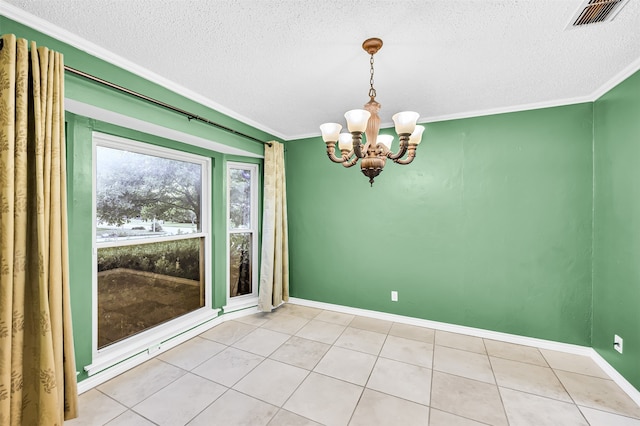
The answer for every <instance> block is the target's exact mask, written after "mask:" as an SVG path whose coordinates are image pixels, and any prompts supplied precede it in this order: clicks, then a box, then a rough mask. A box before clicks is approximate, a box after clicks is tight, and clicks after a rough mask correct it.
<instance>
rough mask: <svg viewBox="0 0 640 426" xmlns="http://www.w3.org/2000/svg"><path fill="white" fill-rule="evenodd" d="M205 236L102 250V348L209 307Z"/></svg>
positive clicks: (100, 265)
mask: <svg viewBox="0 0 640 426" xmlns="http://www.w3.org/2000/svg"><path fill="white" fill-rule="evenodd" d="M203 258H204V238H190V239H182V240H174V241H164V242H158V243H149V244H136V245H128V246H119V247H108V248H100V249H98V349H101V348H104V347H105V346H108V345H110V344H112V343H115V342H118V341H120V340H122V339H124V338H127V337H130V336H132V335H134V334H136V333H139V332H141V331H144V330H146V329H148V328H151V327H154V326H156V325H159V324H161V323H163V322H166V321H169V320H172V319H174V318H177V317H179V316H181V315H184V314H186V313H189V312H191V311H194V310H196V309H198V308H201V307H203V306H204V272H203V269H202V268H203V266H202V265H203V263H202V262H201V259H203Z"/></svg>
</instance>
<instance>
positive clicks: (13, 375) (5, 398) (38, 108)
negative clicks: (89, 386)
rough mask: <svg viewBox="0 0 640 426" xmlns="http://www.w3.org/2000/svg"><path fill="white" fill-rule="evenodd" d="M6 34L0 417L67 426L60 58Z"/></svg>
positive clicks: (1, 77) (69, 353)
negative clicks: (64, 424) (65, 424)
mask: <svg viewBox="0 0 640 426" xmlns="http://www.w3.org/2000/svg"><path fill="white" fill-rule="evenodd" d="M0 43H2V46H1V49H0V425H3V426H4V425H47V426H50V425H60V426H62V423H63V421H64V418H65V417H66V418H73V417H75V416H76V407H77V385H76V372H75V361H74V354H73V338H72V331H71V313H70V304H69V268H68V258H67V204H66V198H67V194H66V178H65V173H66V165H65V146H64V143H65V139H64V65H63V60H62V55H61V54H60V53H56V52H53V51H51V50H49V49H47V48H44V47H40V48H36V45H35V43H34V42H31V49H29V46H28V44H27V41H26V40H24V39H16V37H15V36H14V35H3V36H2V39H1V41H0ZM29 50H31V51H30V52H29Z"/></svg>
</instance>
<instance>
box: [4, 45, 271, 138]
mask: <svg viewBox="0 0 640 426" xmlns="http://www.w3.org/2000/svg"><path fill="white" fill-rule="evenodd" d="M0 49H1V47H0ZM64 69H65V71H68V72H70V73H71V74H75V75H79V76H80V77H84V78H86V79H88V80H91V81H95V82H96V83H100V84H102V85H103V86H107V87H110V88H112V89H116V90H118V91H120V92H124V93H126V94H128V95H131V96H135V97H136V98H138V99H142V100H144V101H147V102H150V103H152V104H154V105H158V106H160V107H162V108H166V109H168V110H171V111H173V112H177V113H178V114H182V115H185V116H187V119H188V120H189V121H191V120H196V121H200V122H202V123H205V124H208V125H210V126H213V127H215V128H218V129H220V130H224V131H225V132H229V133H233V134H234V135H238V136H242V137H243V138H246V139H250V140H252V141H254V142H258V143H261V144H266V145H269V146H271V142H265V141H261V140H260V139H257V138H254V137H253V136H249V135H247V134H245V133H242V132H238V131H237V130H233V129H231V128H229V127H227V126H223V125H222V124H218V123H216V122H214V121H211V120H207V119H206V118H204V117H200V116H199V115H196V114H192V113H190V112H189V111H185V110H183V109H180V108H176V107H174V106H173V105H169V104H167V103H165V102H162V101H159V100H157V99H153V98H150V97H149V96H146V95H143V94H141V93H138V92H134V91H133V90H129V89H127V88H125V87H122V86H118V85H117V84H114V83H111V82H109V81H106V80H103V79H101V78H99V77H96V76H93V75H91V74H87V73H86V72H83V71H80V70H77V69H75V68H71V67H68V66H66V65H65V66H64Z"/></svg>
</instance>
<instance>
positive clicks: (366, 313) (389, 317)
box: [289, 297, 640, 405]
mask: <svg viewBox="0 0 640 426" xmlns="http://www.w3.org/2000/svg"><path fill="white" fill-rule="evenodd" d="M289 303H293V304H296V305H302V306H308V307H311V308H319V309H326V310H329V311H335V312H342V313H345V314H352V315H359V316H362V317H369V318H376V319H381V320H386V321H393V322H398V323H401V324H410V325H417V326H420V327H427V328H433V329H435V330H442V331H449V332H452V333H461V334H467V335H469V336H476V337H481V338H483V339H492V340H498V341H501V342H507V343H515V344H517V345H523V346H533V347H536V348H541V349H549V350H553V351H559V352H566V353H571V354H576V355H584V356H588V357H590V358H591V359H593V361H594V362H595V363H596V364H598V366H599V367H600V368H602V370H603V371H604V372H605V373H606V374H607V375H608V376H609V377H610V378H611V380H613V381H614V382H615V383H616V384H617V385H618V386H620V388H621V389H622V390H623V391H624V392H625V393H626V394H627V395H629V397H630V398H631V399H632V400H633V401H634V402H635V403H636V404H638V405H640V391H638V389H636V388H635V387H634V386H633V385H632V384H631V383H629V381H627V379H625V378H624V377H623V376H622V375H621V374H620V373H619V372H618V371H617V370H616V369H615V368H613V367H612V366H611V364H609V363H608V362H607V361H606V360H605V359H604V358H602V356H600V354H599V353H597V352H596V351H595V350H594V349H593V348H591V347H589V346H580V345H572V344H570V343H562V342H555V341H553V340H544V339H536V338H533V337H526V336H519V335H516V334H508V333H500V332H497V331H491V330H484V329H481V328H473V327H465V326H462V325H455V324H448V323H444V322H438V321H430V320H425V319H420V318H413V317H407V316H403V315H396V314H388V313H386V312H378V311H370V310H367V309H360V308H352V307H350V306H343V305H334V304H332V303H324V302H316V301H313V300H306V299H299V298H297V297H290V298H289Z"/></svg>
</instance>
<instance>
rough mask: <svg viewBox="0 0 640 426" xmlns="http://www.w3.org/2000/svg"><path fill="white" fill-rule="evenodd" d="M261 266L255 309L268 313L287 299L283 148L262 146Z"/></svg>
mask: <svg viewBox="0 0 640 426" xmlns="http://www.w3.org/2000/svg"><path fill="white" fill-rule="evenodd" d="M262 209H263V214H262V257H261V259H262V261H261V262H262V263H261V264H260V287H259V294H258V310H260V311H262V312H271V310H272V309H273V308H275V307H278V306H279V305H281V304H282V303H284V302H286V301H287V300H289V240H288V236H287V188H286V178H285V172H284V145H283V144H281V143H279V142H275V141H274V142H271V146H269V145H265V146H264V202H263V205H262Z"/></svg>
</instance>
